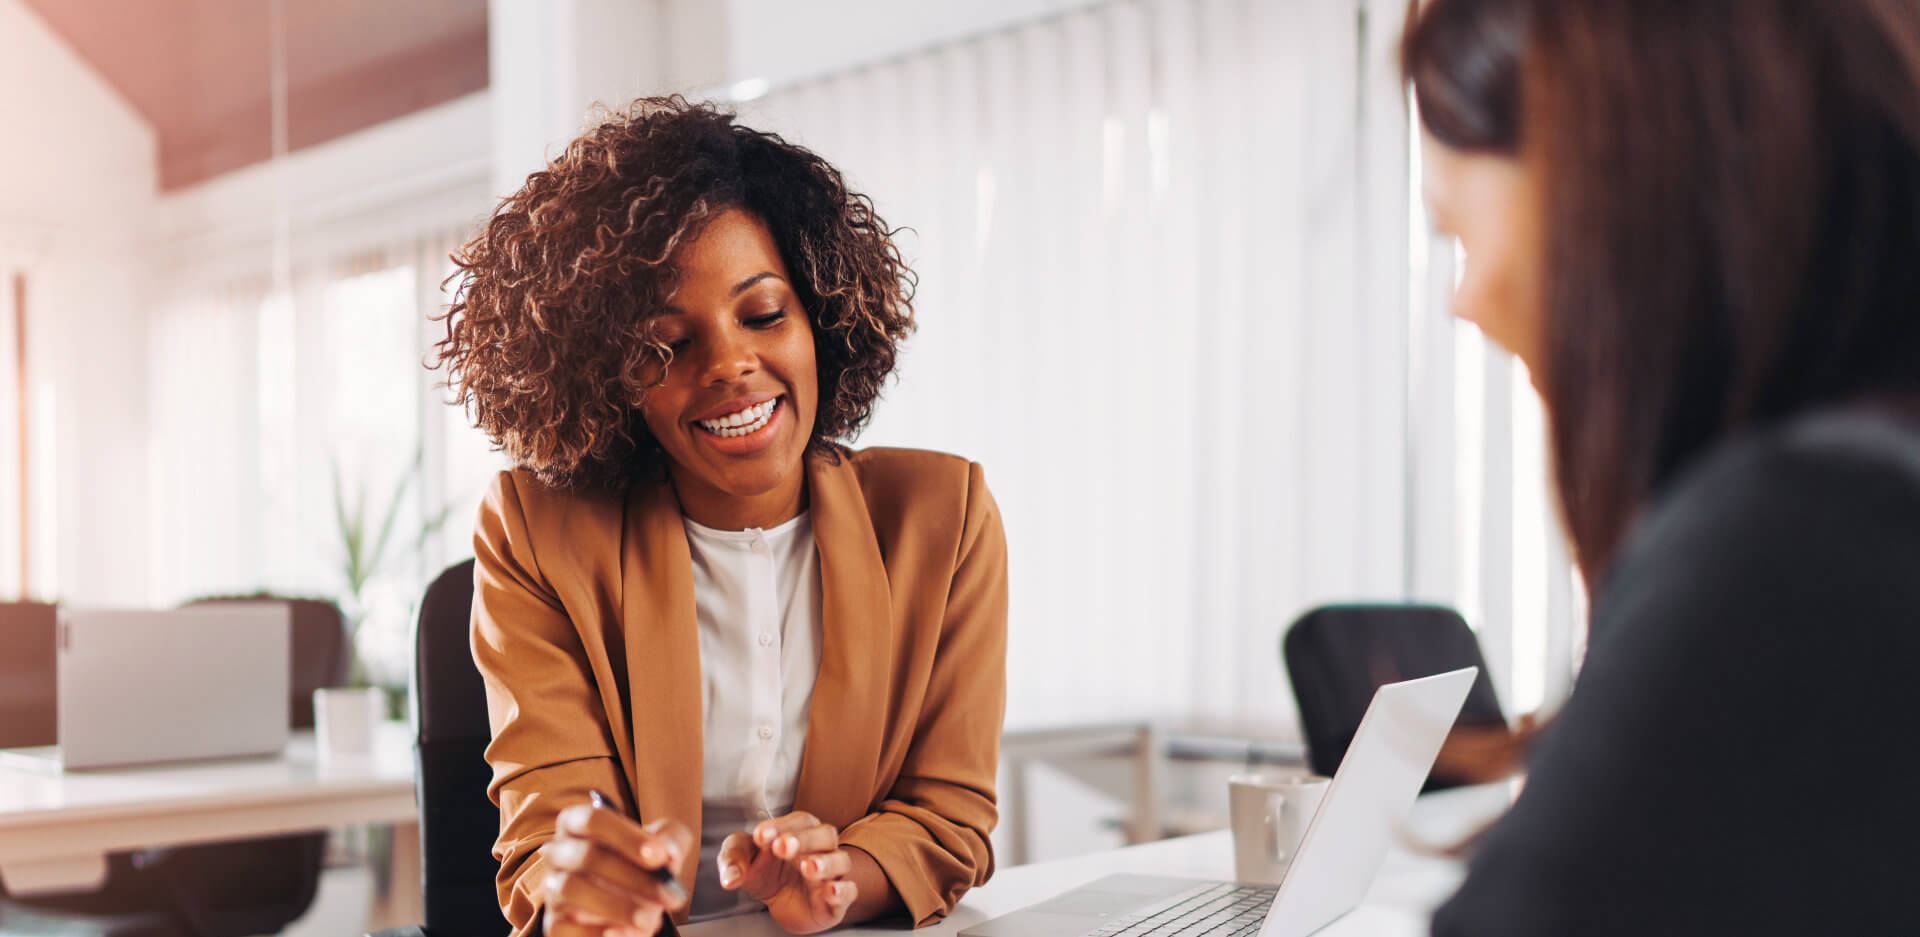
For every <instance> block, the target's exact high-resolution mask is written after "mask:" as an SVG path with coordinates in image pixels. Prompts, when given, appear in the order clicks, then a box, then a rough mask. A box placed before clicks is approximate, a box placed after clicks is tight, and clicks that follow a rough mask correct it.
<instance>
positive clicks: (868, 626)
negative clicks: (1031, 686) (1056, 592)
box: [473, 449, 1007, 934]
mask: <svg viewBox="0 0 1920 937" xmlns="http://www.w3.org/2000/svg"><path fill="white" fill-rule="evenodd" d="M806 470H807V482H808V493H809V509H810V511H811V514H812V521H813V531H814V541H815V543H816V545H817V546H818V548H819V551H820V580H821V582H820V585H821V593H822V599H821V617H822V645H821V659H820V673H819V677H818V679H817V682H816V683H815V686H814V693H813V702H812V709H811V711H810V723H809V728H808V731H807V740H806V746H805V749H804V751H803V754H802V757H801V763H800V780H799V789H798V793H797V795H796V800H797V805H796V807H797V809H800V810H806V811H808V812H810V813H812V814H814V815H815V816H818V817H820V818H821V819H822V820H823V821H825V822H827V823H831V824H833V825H834V826H835V827H838V828H839V829H840V835H841V839H842V841H843V842H844V843H846V844H847V845H849V846H853V847H857V848H859V849H861V850H864V851H865V852H867V853H869V854H871V855H872V856H873V858H874V859H875V860H876V861H877V862H878V863H879V865H880V867H881V869H882V870H884V871H885V872H886V875H887V878H888V880H889V881H891V882H892V883H893V886H894V889H895V890H896V891H898V892H899V893H900V897H901V899H902V900H903V901H904V902H905V904H906V908H907V912H908V914H909V915H911V916H912V919H913V922H914V924H915V925H916V926H917V925H924V924H929V923H932V922H934V921H937V920H939V919H940V918H941V917H942V916H944V915H945V914H947V913H948V912H949V911H951V910H952V909H953V906H954V903H955V902H957V901H958V900H959V899H960V896H961V895H962V894H964V893H965V892H966V890H967V889H968V888H969V887H972V886H974V885H978V884H981V883H984V882H985V881H986V880H987V877H988V876H989V875H991V874H992V872H993V852H992V847H991V846H990V845H989V843H988V840H987V834H988V833H989V832H990V831H992V829H993V825H994V822H995V820H996V819H997V817H998V813H997V810H996V807H995V803H994V774H995V770H996V768H997V763H998V758H999V743H1000V728H1001V718H1002V715H1003V712H1004V709H1005V703H1006V666H1005V661H1006V646H1007V638H1006V619H1007V571H1006V541H1005V536H1004V535H1003V534H1002V532H1001V529H1000V515H999V511H998V509H997V508H996V507H995V506H994V503H993V497H992V496H991V495H989V494H988V493H987V488H986V484H985V482H984V481H983V479H982V476H981V473H980V467H979V466H978V465H973V464H971V463H969V462H967V461H966V460H964V459H960V458H957V457H954V456H949V455H942V454H939V453H933V452H921V451H915V450H905V449H868V450H864V451H861V452H857V453H849V454H847V455H845V456H843V457H842V458H841V460H840V462H839V464H837V465H836V464H833V463H831V462H829V461H828V460H825V459H821V458H816V457H811V456H810V457H808V459H807V465H806ZM474 552H475V554H476V556H477V563H476V566H475V570H474V588H475V599H474V607H473V655H474V660H475V661H476V662H477V663H478V664H479V667H480V673H481V675H482V677H484V678H485V681H486V687H487V709H488V715H489V717H490V718H491V720H492V724H493V742H492V744H491V745H489V746H488V747H487V761H488V763H489V764H491V765H492V766H493V782H492V784H491V786H490V787H489V792H490V793H491V795H492V797H493V800H494V802H495V803H496V804H498V805H499V806H500V836H499V839H498V840H497V841H496V842H495V844H494V850H493V851H494V856H495V857H496V858H498V859H499V860H500V876H499V889H500V906H501V908H502V909H503V910H504V911H505V913H506V916H507V919H508V920H509V921H510V922H512V924H513V926H514V930H515V933H516V934H525V933H527V932H528V931H529V929H530V924H531V923H532V922H534V921H535V920H536V919H537V918H538V916H539V911H540V907H539V905H540V901H539V898H538V897H537V895H538V893H539V883H540V881H541V879H542V878H543V877H544V875H545V872H544V870H543V865H544V861H543V858H542V857H541V856H540V855H539V854H538V850H539V848H540V846H541V845H542V844H544V843H546V841H547V840H548V839H549V838H550V837H551V836H552V834H553V824H554V816H555V815H556V814H557V813H558V812H559V811H560V810H562V809H563V808H565V807H568V806H570V805H573V804H578V803H585V802H586V800H587V791H588V790H589V789H593V788H598V789H599V790H600V791H601V792H602V793H604V794H606V795H607V796H608V797H610V798H612V799H614V800H616V801H620V802H621V803H622V805H623V806H624V805H625V804H626V803H635V804H637V805H638V812H639V816H640V817H641V819H642V820H652V819H654V818H658V817H667V818H671V819H674V820H678V821H680V822H681V823H684V824H686V825H687V826H688V827H689V828H691V829H692V830H693V831H694V833H695V835H696V837H697V836H698V834H699V830H700V773H701V764H702V758H701V725H702V722H701V715H702V714H701V684H700V648H699V643H698V638H697V631H696V629H697V625H696V624H695V620H694V601H693V565H692V559H691V556H690V554H689V552H688V549H687V538H686V532H685V529H684V528H683V527H682V526H681V513H680V505H679V502H678V500H677V499H676V498H675V496H674V494H673V490H672V488H671V487H670V486H668V485H665V484H659V483H653V484H636V485H635V486H634V487H633V488H632V490H630V491H629V492H628V493H627V495H626V497H625V499H624V501H623V500H622V499H620V498H617V497H614V496H588V495H581V494H569V493H565V492H560V491H556V490H554V489H551V488H548V487H546V486H544V485H542V484H540V482H538V481H537V480H536V479H534V477H533V476H532V474H531V473H528V472H524V471H514V472H503V473H501V474H500V476H499V477H498V478H496V479H495V480H494V483H493V486H492V488H491V489H490V490H489V491H488V493H487V497H486V501H485V503H484V504H483V505H482V506H481V509H480V519H479V524H478V526H477V528H476V529H475V532H474ZM629 798H631V799H629ZM698 858H699V857H698V855H697V854H696V855H693V856H689V857H687V860H686V863H685V866H684V867H683V868H681V869H680V870H679V873H680V880H681V881H682V882H683V883H687V884H689V885H691V883H693V882H694V881H695V875H694V871H695V868H694V867H695V864H696V863H697V862H698Z"/></svg>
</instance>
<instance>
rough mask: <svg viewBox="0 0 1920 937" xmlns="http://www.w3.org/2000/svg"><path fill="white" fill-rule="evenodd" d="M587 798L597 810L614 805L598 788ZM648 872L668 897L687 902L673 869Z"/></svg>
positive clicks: (685, 894)
mask: <svg viewBox="0 0 1920 937" xmlns="http://www.w3.org/2000/svg"><path fill="white" fill-rule="evenodd" d="M587 799H588V800H591V801H593V809H595V810H605V809H608V808H610V807H612V806H613V805H612V804H610V803H608V802H607V797H606V795H605V794H602V793H600V792H599V791H596V790H589V791H587ZM647 872H648V873H649V874H651V875H652V876H653V879H654V881H656V882H659V883H660V888H661V890H663V891H665V892H666V893H667V897H669V898H672V899H673V900H674V901H677V902H679V903H680V904H686V903H687V890H686V889H685V888H682V887H680V880H679V879H677V878H674V876H673V870H672V869H667V868H659V869H648V870H647Z"/></svg>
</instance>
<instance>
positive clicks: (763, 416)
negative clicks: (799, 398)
mask: <svg viewBox="0 0 1920 937" xmlns="http://www.w3.org/2000/svg"><path fill="white" fill-rule="evenodd" d="M779 403H780V398H778V397H775V398H773V399H772V400H769V401H766V402H765V403H759V404H755V405H753V406H751V407H748V408H746V409H745V410H736V411H734V412H733V413H729V414H727V415H726V416H723V417H721V418H719V419H717V420H698V421H696V422H698V423H699V424H700V428H701V429H704V430H706V431H707V432H709V433H712V434H714V435H715V436H721V437H727V438H731V437H734V436H745V435H748V434H749V433H754V432H758V431H759V430H760V428H761V427H763V426H765V425H767V421H768V420H771V419H773V411H774V408H775V407H776V406H778V405H779Z"/></svg>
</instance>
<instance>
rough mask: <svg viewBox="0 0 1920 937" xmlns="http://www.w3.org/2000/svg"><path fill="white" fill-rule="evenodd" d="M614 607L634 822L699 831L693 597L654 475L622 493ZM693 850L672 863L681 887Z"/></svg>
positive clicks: (676, 520)
mask: <svg viewBox="0 0 1920 937" xmlns="http://www.w3.org/2000/svg"><path fill="white" fill-rule="evenodd" d="M621 554H622V561H621V563H622V566H621V576H620V611H621V618H622V620H623V623H624V626H625V629H624V630H625V643H626V658H627V672H628V673H629V674H631V675H632V681H633V682H632V685H631V686H630V687H629V694H628V698H629V700H630V701H631V702H630V705H631V707H632V714H633V747H634V753H633V759H632V761H631V762H629V764H631V765H632V766H633V773H632V774H631V775H630V776H629V777H628V778H627V783H628V784H629V785H631V786H632V788H633V799H634V804H635V807H636V809H637V811H638V813H639V815H640V819H641V820H642V821H652V820H655V819H659V818H661V817H666V818H670V819H673V820H677V821H679V822H681V823H684V824H686V825H687V827H688V828H689V829H691V830H693V832H694V835H695V837H698V836H699V834H700V782H701V764H702V760H703V758H704V756H705V752H704V748H703V746H702V744H701V738H700V733H701V726H702V712H701V701H700V631H699V623H698V620H697V619H696V617H695V611H694V604H693V559H692V554H691V553H689V552H688V550H687V534H686V528H685V527H684V526H682V524H681V521H680V502H679V500H678V499H677V498H676V497H675V496H674V493H673V488H672V486H670V485H667V484H664V483H653V484H648V483H640V484H636V485H635V486H634V488H633V490H632V491H630V492H629V493H628V495H627V516H626V530H625V536H624V543H623V545H622V549H621ZM699 860H700V856H699V850H697V849H696V850H695V851H694V852H693V854H692V855H689V856H687V857H686V859H685V861H684V862H683V863H681V868H680V873H679V874H680V881H681V882H683V883H685V884H686V885H687V887H689V888H691V887H692V885H693V882H694V879H695V875H694V873H695V872H696V871H697V869H698V866H699Z"/></svg>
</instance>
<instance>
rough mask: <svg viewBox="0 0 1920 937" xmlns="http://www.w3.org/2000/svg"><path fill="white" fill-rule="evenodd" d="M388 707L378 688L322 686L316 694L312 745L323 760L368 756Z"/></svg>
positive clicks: (384, 695)
mask: <svg viewBox="0 0 1920 937" xmlns="http://www.w3.org/2000/svg"><path fill="white" fill-rule="evenodd" d="M385 708H386V694H384V693H382V692H381V691H380V689H379V688H378V687H322V688H320V689H318V690H315V691H313V744H314V750H315V752H316V753H317V754H318V756H319V757H320V759H321V760H322V761H326V760H328V759H332V758H349V757H355V756H362V757H363V756H365V755H367V754H368V753H370V752H372V751H373V735H374V730H375V728H376V727H378V726H379V725H380V717H381V716H382V715H383V714H384V713H383V711H384V710H385Z"/></svg>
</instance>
